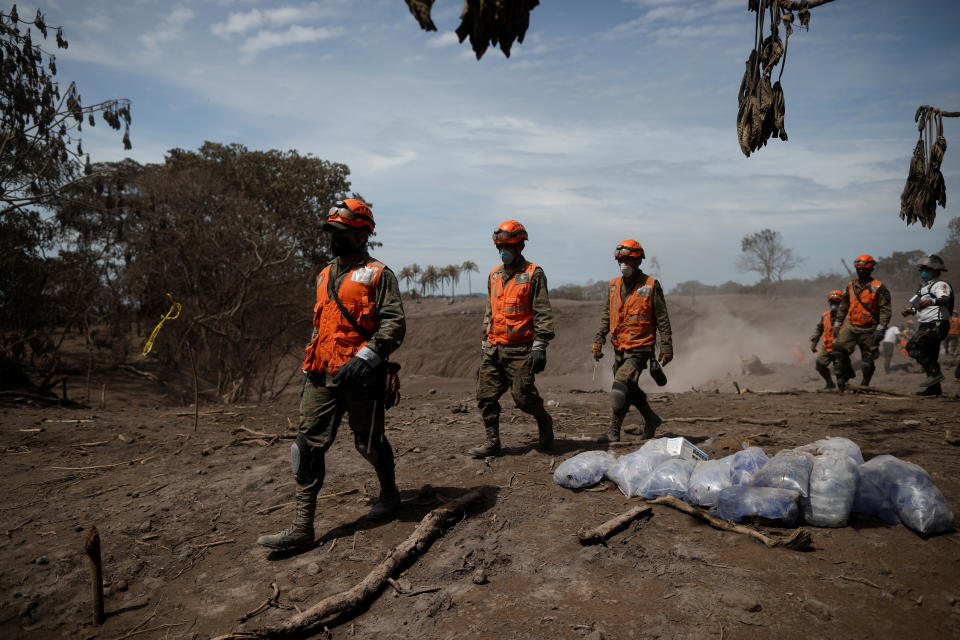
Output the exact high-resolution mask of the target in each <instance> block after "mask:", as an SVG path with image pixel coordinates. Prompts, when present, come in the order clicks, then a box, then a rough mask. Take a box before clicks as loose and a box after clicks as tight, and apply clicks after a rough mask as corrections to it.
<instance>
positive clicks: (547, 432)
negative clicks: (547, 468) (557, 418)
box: [533, 402, 553, 451]
mask: <svg viewBox="0 0 960 640" xmlns="http://www.w3.org/2000/svg"><path fill="white" fill-rule="evenodd" d="M533 417H534V418H536V419H537V449H539V450H540V451H546V450H547V449H549V448H550V445H552V444H553V416H551V415H550V414H549V413H547V410H546V409H545V408H544V406H543V403H542V402H541V403H540V408H539V409H537V411H536V413H534V414H533Z"/></svg>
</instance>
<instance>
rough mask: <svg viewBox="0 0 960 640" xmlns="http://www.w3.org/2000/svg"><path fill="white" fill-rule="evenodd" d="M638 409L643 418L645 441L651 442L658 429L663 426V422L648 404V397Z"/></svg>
mask: <svg viewBox="0 0 960 640" xmlns="http://www.w3.org/2000/svg"><path fill="white" fill-rule="evenodd" d="M637 408H638V409H640V415H642V416H643V423H644V424H643V439H644V440H649V439H650V438H652V437H653V435H654V434H655V433H656V432H657V427H659V426H660V425H661V424H663V420H661V419H660V416H658V415H657V414H656V412H655V411H654V410H653V408H652V407H651V406H650V404H649V403H648V402H647V398H646V396H644V398H643V402H642V403H640V405H639V406H638V407H637Z"/></svg>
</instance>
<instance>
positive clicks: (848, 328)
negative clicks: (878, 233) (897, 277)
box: [832, 253, 892, 391]
mask: <svg viewBox="0 0 960 640" xmlns="http://www.w3.org/2000/svg"><path fill="white" fill-rule="evenodd" d="M876 266H877V262H876V260H874V259H873V258H872V257H871V256H870V255H868V254H866V253H864V254H861V255H859V256H857V259H856V260H854V261H853V268H854V269H856V270H857V278H856V279H855V280H851V281H850V282H849V283H847V288H846V290H845V291H844V292H843V298H842V299H841V300H840V308H839V309H838V310H837V317H836V319H835V320H834V323H833V328H834V341H833V351H832V353H833V363H834V373H835V374H836V376H837V387H838V388H839V389H840V391H843V390H844V389H846V386H847V381H848V380H851V379H852V378H853V377H854V375H855V374H854V372H853V366H852V365H851V364H850V355H851V354H852V353H853V352H854V350H855V349H856V348H857V347H858V346H859V347H860V357H861V359H862V360H863V365H862V367H863V379H862V383H863V386H865V387H866V386H869V385H870V380H871V379H872V378H873V372H874V371H875V370H876V364H875V361H876V359H877V356H878V355H879V353H880V347H879V345H880V341H881V340H882V339H883V335H884V333H886V331H887V325H888V324H889V323H890V315H891V313H892V308H891V303H890V290H889V289H887V286H886V285H885V284H883V283H882V282H880V281H879V280H877V279H876V278H874V277H873V275H872V274H873V269H874V267H876Z"/></svg>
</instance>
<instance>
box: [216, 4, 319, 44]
mask: <svg viewBox="0 0 960 640" xmlns="http://www.w3.org/2000/svg"><path fill="white" fill-rule="evenodd" d="M335 11H336V7H333V6H330V5H329V3H328V4H321V3H319V2H311V3H310V4H307V5H304V6H293V5H288V6H285V7H277V8H276V9H263V10H261V9H251V10H250V11H246V12H231V13H230V15H228V16H227V19H226V21H225V22H217V23H215V24H213V25H212V26H211V27H210V33H212V34H213V35H215V36H217V37H220V38H228V37H230V36H233V35H238V34H243V33H246V32H247V31H250V30H251V29H254V28H256V27H258V26H266V25H271V26H283V25H287V24H295V23H300V22H305V21H310V20H317V19H319V18H324V17H329V16H331V15H333V14H334V13H335Z"/></svg>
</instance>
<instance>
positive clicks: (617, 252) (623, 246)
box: [613, 238, 647, 260]
mask: <svg viewBox="0 0 960 640" xmlns="http://www.w3.org/2000/svg"><path fill="white" fill-rule="evenodd" d="M646 257H647V254H645V253H644V252H643V247H641V246H640V243H639V242H637V241H636V240H634V239H632V238H628V239H627V240H623V241H621V242H620V244H618V245H617V248H616V249H614V250H613V259H614V260H619V259H620V258H646Z"/></svg>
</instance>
